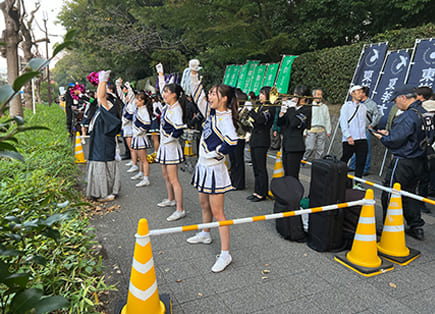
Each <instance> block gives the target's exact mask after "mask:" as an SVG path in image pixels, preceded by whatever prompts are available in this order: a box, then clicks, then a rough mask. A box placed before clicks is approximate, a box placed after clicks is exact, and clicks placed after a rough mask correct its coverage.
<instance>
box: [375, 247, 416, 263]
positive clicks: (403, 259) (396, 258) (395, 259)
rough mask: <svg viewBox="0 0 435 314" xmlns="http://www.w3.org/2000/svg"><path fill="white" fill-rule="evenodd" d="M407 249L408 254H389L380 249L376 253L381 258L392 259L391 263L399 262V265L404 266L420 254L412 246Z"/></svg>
mask: <svg viewBox="0 0 435 314" xmlns="http://www.w3.org/2000/svg"><path fill="white" fill-rule="evenodd" d="M408 249H409V254H408V255H407V256H391V255H388V254H385V253H382V252H381V251H378V254H379V256H382V257H383V258H385V259H387V260H389V261H392V262H393V263H396V264H399V265H400V266H406V265H408V264H409V263H411V262H412V261H413V260H415V259H416V258H417V257H419V256H420V251H418V250H415V249H412V248H408Z"/></svg>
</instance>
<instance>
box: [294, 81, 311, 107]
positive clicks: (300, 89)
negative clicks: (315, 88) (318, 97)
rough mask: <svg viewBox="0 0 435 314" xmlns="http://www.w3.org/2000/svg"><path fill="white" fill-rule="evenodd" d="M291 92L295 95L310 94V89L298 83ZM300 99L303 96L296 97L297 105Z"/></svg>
mask: <svg viewBox="0 0 435 314" xmlns="http://www.w3.org/2000/svg"><path fill="white" fill-rule="evenodd" d="M293 94H295V95H297V96H310V90H309V89H308V87H306V86H305V85H299V86H296V87H295V89H294V91H293ZM302 99H303V98H299V97H298V103H297V106H299V103H300V102H301V100H302Z"/></svg>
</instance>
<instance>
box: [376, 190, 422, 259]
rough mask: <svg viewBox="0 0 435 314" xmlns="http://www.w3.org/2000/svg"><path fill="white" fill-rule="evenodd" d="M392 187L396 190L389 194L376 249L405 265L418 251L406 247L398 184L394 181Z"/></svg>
mask: <svg viewBox="0 0 435 314" xmlns="http://www.w3.org/2000/svg"><path fill="white" fill-rule="evenodd" d="M393 189H394V191H396V192H393V193H392V194H391V198H390V203H389V204H388V210H387V216H386V217H385V222H384V228H383V230H382V236H381V241H379V243H378V250H379V254H380V255H381V256H383V257H385V258H386V259H388V260H390V261H393V262H395V263H398V264H400V265H407V264H409V263H410V262H412V261H413V260H414V259H416V258H417V257H418V256H419V255H420V252H419V251H417V250H414V249H409V248H407V247H406V243H405V228H404V224H403V207H402V196H401V194H400V184H399V183H395V184H394V186H393Z"/></svg>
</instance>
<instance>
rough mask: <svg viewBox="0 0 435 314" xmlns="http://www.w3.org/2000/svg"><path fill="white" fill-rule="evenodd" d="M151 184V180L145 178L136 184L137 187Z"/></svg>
mask: <svg viewBox="0 0 435 314" xmlns="http://www.w3.org/2000/svg"><path fill="white" fill-rule="evenodd" d="M147 185H150V180H149V179H145V178H143V179H142V181H140V182H139V183H138V184H136V187H137V188H141V187H143V186H147Z"/></svg>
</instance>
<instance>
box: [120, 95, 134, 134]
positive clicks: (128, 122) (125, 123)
mask: <svg viewBox="0 0 435 314" xmlns="http://www.w3.org/2000/svg"><path fill="white" fill-rule="evenodd" d="M135 111H136V104H135V101H134V100H133V101H132V102H130V103H128V104H127V105H126V106H124V109H123V110H122V135H123V136H124V137H132V136H133V115H134V113H135Z"/></svg>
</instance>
